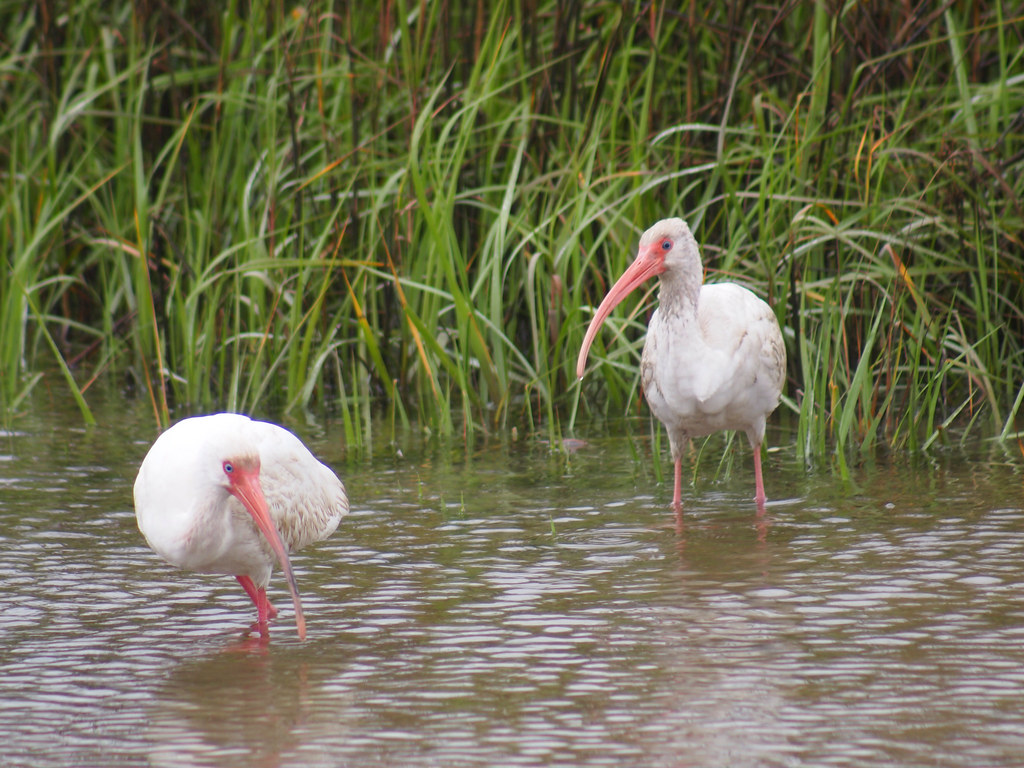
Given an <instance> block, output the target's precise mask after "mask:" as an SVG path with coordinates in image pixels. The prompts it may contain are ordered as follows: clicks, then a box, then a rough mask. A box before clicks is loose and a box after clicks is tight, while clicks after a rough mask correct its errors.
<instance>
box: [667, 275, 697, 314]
mask: <svg viewBox="0 0 1024 768" xmlns="http://www.w3.org/2000/svg"><path fill="white" fill-rule="evenodd" d="M701 277H702V276H701V273H700V267H699V266H698V268H697V271H696V273H695V274H690V273H689V272H683V273H679V272H674V273H669V272H665V273H663V274H662V275H661V290H659V291H658V308H659V309H660V310H661V312H662V313H664V314H666V315H673V316H676V317H696V316H697V302H698V301H699V300H700V287H701V282H702V280H701Z"/></svg>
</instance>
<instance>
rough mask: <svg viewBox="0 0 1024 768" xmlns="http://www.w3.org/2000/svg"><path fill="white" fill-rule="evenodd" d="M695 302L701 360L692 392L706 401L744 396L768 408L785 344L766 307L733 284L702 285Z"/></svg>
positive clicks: (777, 386) (774, 398) (775, 392)
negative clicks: (703, 361) (703, 358)
mask: <svg viewBox="0 0 1024 768" xmlns="http://www.w3.org/2000/svg"><path fill="white" fill-rule="evenodd" d="M698 306H699V309H698V312H699V316H698V322H699V325H700V329H701V334H702V336H703V337H704V341H705V343H706V344H707V357H706V364H704V365H702V366H701V369H700V372H699V377H698V381H697V384H696V386H695V391H696V392H697V394H698V396H699V397H700V398H701V399H702V400H703V401H707V402H708V403H709V404H710V403H711V402H713V401H714V400H715V399H717V398H722V397H727V398H729V399H730V400H733V401H735V400H736V399H737V398H738V397H750V398H752V399H755V400H757V401H758V402H763V403H764V405H763V407H764V409H765V411H766V412H770V411H771V410H772V409H774V408H775V406H776V404H777V403H778V396H779V393H780V392H781V390H782V384H783V379H784V377H785V368H786V348H785V345H784V343H783V340H782V333H781V332H780V330H779V323H778V320H777V319H776V318H775V313H774V312H773V311H772V309H771V307H769V306H768V305H767V304H766V303H765V302H764V301H762V300H761V299H759V298H758V297H757V296H756V295H754V294H753V293H752V292H751V291H749V290H747V289H746V288H743V287H742V286H739V285H736V284H735V283H721V284H712V285H705V286H704V287H703V288H702V290H701V295H700V304H699V305H698ZM738 393H742V394H738Z"/></svg>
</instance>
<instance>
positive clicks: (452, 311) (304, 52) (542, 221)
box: [0, 0, 1024, 463]
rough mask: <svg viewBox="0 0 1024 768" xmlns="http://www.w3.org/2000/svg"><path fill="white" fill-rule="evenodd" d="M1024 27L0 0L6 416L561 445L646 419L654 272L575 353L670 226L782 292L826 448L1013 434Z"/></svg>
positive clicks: (789, 399) (936, 10) (883, 11)
mask: <svg viewBox="0 0 1024 768" xmlns="http://www.w3.org/2000/svg"><path fill="white" fill-rule="evenodd" d="M1022 37H1024V3H1019V2H1018V3H1009V2H998V1H993V2H986V1H984V0H983V1H981V2H965V1H960V2H938V3H936V2H913V1H908V2H903V3H893V2H888V0H867V1H859V0H857V1H855V0H849V1H842V0H817V2H810V1H804V2H797V1H792V0H790V1H786V2H780V3H777V4H767V3H752V2H748V1H746V0H730V1H729V2H722V3H697V2H692V1H688V2H680V3H663V2H653V1H652V2H630V1H629V0H622V1H621V2H610V1H601V0H568V1H567V2H557V1H556V2H547V1H545V0H508V1H507V2H496V3H483V2H474V3H455V2H440V1H434V2H427V1H426V0H422V1H417V0H383V1H382V2H377V3H353V2H336V3H331V2H317V1H316V0H310V2H305V3H287V4H286V3H283V2H280V1H278V2H271V3H268V4H265V5H264V4H262V3H245V2H240V1H237V0H236V1H235V2H228V3H225V4H221V3H210V2H195V0H146V1H145V2H139V3H128V2H113V3H111V2H101V1H100V0H82V1H81V2H74V3H61V2H55V1H54V0H39V1H38V2H35V3H29V4H26V3H23V2H17V3H15V2H10V0H0V259H2V266H0V410H2V412H3V414H4V418H5V419H6V420H12V419H16V418H17V414H18V413H19V410H20V409H23V408H25V407H27V403H28V402H29V399H28V396H29V394H30V393H31V392H32V391H33V389H34V388H35V387H38V386H39V384H40V381H42V380H44V379H48V380H55V381H56V382H59V383H61V384H60V387H59V391H60V392H65V393H66V396H67V397H68V398H71V399H74V400H75V401H76V402H77V403H78V407H79V409H80V411H81V413H82V417H83V419H85V420H86V421H90V420H92V419H93V415H92V410H91V409H90V407H89V400H90V388H91V387H93V386H95V382H97V381H101V380H102V381H105V382H110V381H113V382H114V383H115V384H116V386H118V387H121V388H123V389H124V391H125V392H126V394H128V395H133V394H134V396H137V397H142V398H145V399H147V400H148V401H149V402H151V403H152V409H153V416H154V420H155V421H156V422H159V423H167V421H168V420H170V419H171V418H172V416H171V414H172V413H174V414H175V415H185V414H186V413H190V412H198V411H203V410H209V409H213V408H226V409H237V410H245V411H257V412H263V413H281V412H287V411H295V410H300V409H315V410H316V409H319V410H322V411H324V412H327V413H330V414H332V415H335V416H338V417H339V418H340V419H341V420H342V422H343V423H344V425H345V430H346V438H347V440H348V442H349V445H350V446H351V447H354V448H356V449H358V447H359V446H360V445H361V444H363V442H364V441H365V440H366V439H367V438H368V437H369V435H370V434H371V432H372V431H373V430H374V429H377V430H380V429H381V428H382V427H381V426H380V425H381V424H383V425H386V426H385V427H384V428H386V429H390V430H395V429H400V428H402V427H403V426H404V425H407V424H415V425H417V426H419V427H422V428H427V429H429V430H430V431H431V432H432V433H435V434H442V435H446V434H459V433H462V434H466V435H467V436H468V435H470V434H473V433H477V432H487V433H491V432H496V431H498V432H500V431H503V430H509V429H511V428H512V427H516V428H517V430H524V431H526V432H530V433H536V432H540V433H542V434H546V435H548V436H550V437H552V438H556V437H559V436H560V435H561V434H562V433H563V431H565V430H567V429H568V428H572V427H573V426H574V425H577V424H579V423H581V422H583V421H588V422H591V423H592V421H593V420H595V419H601V418H604V417H605V416H617V415H620V414H622V413H624V412H635V410H634V409H635V408H636V407H637V406H636V403H637V400H638V398H639V387H638V378H637V370H638V365H637V363H638V359H639V352H640V344H641V338H642V335H643V327H644V325H645V321H646V317H647V316H648V313H649V311H650V309H651V306H652V304H653V303H654V301H655V300H656V295H655V288H656V286H654V285H653V284H652V285H651V289H652V290H651V292H649V293H648V294H647V295H646V296H645V297H643V299H642V300H638V301H636V302H626V304H625V305H624V306H623V308H622V309H620V310H618V311H617V312H616V317H614V318H612V319H611V320H610V326H611V330H606V331H605V332H604V333H603V334H602V338H601V339H600V340H599V341H598V342H597V344H596V345H595V349H594V351H593V353H592V355H591V363H590V372H589V373H588V375H587V377H586V378H585V379H584V380H583V381H582V383H580V384H577V383H576V381H575V376H574V372H573V366H574V363H575V358H576V354H577V351H578V349H579V345H580V342H581V340H582V336H583V332H584V329H585V327H586V324H587V322H588V320H589V318H590V317H591V312H592V308H593V307H595V306H596V305H597V303H598V302H599V301H600V299H601V297H602V296H603V293H604V291H605V289H606V288H607V287H608V286H609V285H610V283H611V281H612V280H614V278H615V277H617V276H618V275H619V274H620V273H621V272H622V270H623V269H624V268H625V266H626V265H627V264H628V262H629V261H630V260H631V258H632V257H633V255H634V253H635V247H636V241H637V238H638V235H639V233H640V232H642V231H643V230H644V229H646V228H647V227H648V226H649V225H650V224H651V223H653V222H654V221H656V220H658V219H660V218H664V217H666V216H670V215H678V216H682V217H684V218H686V219H688V221H689V222H690V224H691V227H692V228H693V230H694V232H695V234H696V235H697V238H698V240H699V241H701V242H702V246H703V255H704V259H705V266H706V268H707V279H709V280H723V279H730V280H737V281H740V282H743V283H745V284H747V285H749V286H750V287H752V288H753V289H754V290H755V291H756V292H757V293H759V294H760V295H762V296H764V297H765V298H766V299H767V300H768V301H769V302H770V303H771V304H772V306H773V307H774V308H775V310H776V312H777V314H778V317H779V319H780V322H781V324H782V326H783V328H784V333H785V337H786V343H787V345H788V351H789V370H788V385H787V388H786V398H785V401H784V404H783V406H782V407H781V408H780V409H779V412H778V415H776V416H775V417H773V420H775V421H782V422H786V423H788V424H790V425H792V427H793V429H794V431H795V434H796V435H797V437H796V443H797V444H796V450H797V453H798V454H799V455H801V456H802V457H804V458H806V459H807V460H809V461H814V460H816V459H819V458H821V457H824V456H829V455H831V456H838V457H840V462H841V463H843V462H845V461H846V460H847V459H846V458H844V457H849V456H850V455H852V454H854V453H855V452H856V451H859V450H862V451H872V450H875V449H876V448H877V447H879V446H888V447H890V448H892V449H897V450H908V449H909V450H915V449H920V448H927V447H928V446H931V445H933V444H934V443H936V441H948V440H952V439H966V437H967V436H970V435H975V434H977V435H982V436H985V437H997V438H1001V439H1003V440H1008V439H1011V438H1012V439H1017V440H1019V439H1020V434H1021V433H1019V432H1017V431H1016V430H1017V426H1016V424H1017V423H1018V420H1019V416H1020V411H1021V403H1022V399H1024V244H1022V232H1024V209H1022V193H1024V66H1022V57H1024V40H1022ZM382 416H383V418H382ZM951 435H955V438H954V437H951Z"/></svg>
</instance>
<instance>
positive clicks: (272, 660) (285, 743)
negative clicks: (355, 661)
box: [146, 637, 349, 768]
mask: <svg viewBox="0 0 1024 768" xmlns="http://www.w3.org/2000/svg"><path fill="white" fill-rule="evenodd" d="M339 673H340V670H339V669H335V668H334V667H333V666H332V665H330V664H324V663H313V662H312V661H310V660H309V659H308V658H307V656H306V649H299V648H295V647H287V648H284V649H278V648H271V647H270V644H269V643H268V641H267V640H266V639H264V638H259V637H248V638H242V639H240V640H232V641H229V642H227V643H225V645H224V646H223V647H221V648H218V649H216V650H213V651H212V652H211V653H209V654H207V655H204V656H201V657H198V658H195V659H180V660H178V661H177V662H176V664H175V665H174V667H173V668H172V669H171V670H169V671H168V673H167V675H166V677H165V678H164V679H163V680H162V681H161V683H160V684H159V685H158V686H157V687H156V688H155V690H154V694H153V697H152V701H151V704H150V706H149V707H148V710H149V712H148V713H147V717H146V723H147V729H146V737H147V739H148V740H149V742H150V746H149V750H148V756H149V760H150V764H152V765H157V766H187V765H194V764H196V763H197V762H198V763H202V762H204V761H208V760H215V761H216V763H217V764H218V765H222V766H232V765H239V766H241V765H244V766H250V768H251V767H252V766H276V765H281V762H282V758H283V756H285V755H288V754H294V753H295V752H297V751H298V750H299V749H300V748H301V747H302V745H303V744H306V743H317V742H319V741H321V740H323V741H343V740H344V739H345V738H346V737H347V736H348V735H349V733H348V727H347V720H346V718H345V717H344V716H343V715H344V712H343V710H342V708H341V707H339V702H338V701H331V700H328V699H326V697H325V696H324V693H323V690H324V687H325V684H326V683H327V682H328V681H329V679H330V678H331V677H333V676H335V675H337V674H339ZM310 757H311V755H309V754H306V755H305V759H306V761H305V764H306V765H316V764H318V763H317V762H315V761H313V760H311V759H310ZM328 764H330V763H328Z"/></svg>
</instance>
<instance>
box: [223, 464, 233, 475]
mask: <svg viewBox="0 0 1024 768" xmlns="http://www.w3.org/2000/svg"><path fill="white" fill-rule="evenodd" d="M234 471H235V465H234V464H232V463H231V462H230V461H225V462H224V474H225V475H230V474H231V473H232V472H234Z"/></svg>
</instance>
